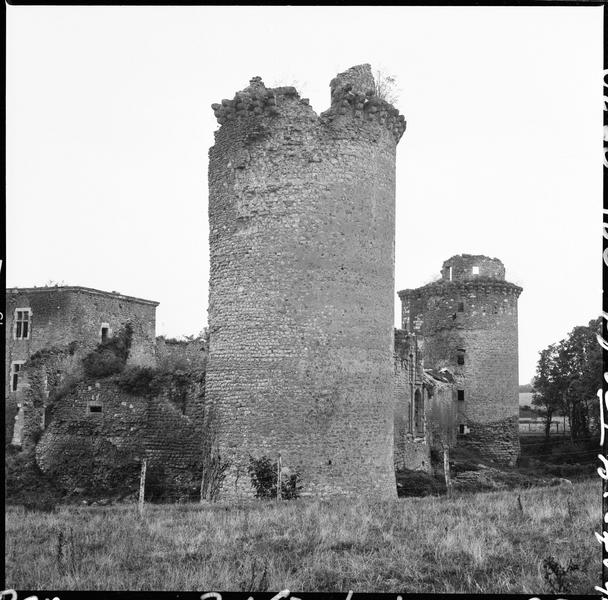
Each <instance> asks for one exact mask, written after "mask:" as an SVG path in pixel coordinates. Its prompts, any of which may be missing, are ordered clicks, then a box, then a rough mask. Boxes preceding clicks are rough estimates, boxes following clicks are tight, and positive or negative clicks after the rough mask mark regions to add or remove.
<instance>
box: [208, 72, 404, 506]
mask: <svg viewBox="0 0 608 600" xmlns="http://www.w3.org/2000/svg"><path fill="white" fill-rule="evenodd" d="M373 89H374V82H373V78H372V75H371V69H370V67H369V65H362V66H359V67H356V68H353V69H350V70H349V71H347V72H346V73H343V74H340V75H339V76H338V77H336V79H334V80H333V81H332V83H331V108H330V109H329V110H328V111H326V112H325V113H323V114H322V115H320V116H318V115H317V114H315V112H314V111H313V110H312V108H311V107H310V106H309V104H308V101H307V100H306V99H301V98H300V97H299V95H298V93H297V92H296V90H295V89H294V88H289V87H283V88H275V89H267V88H266V87H265V86H264V84H263V83H262V81H261V79H260V78H258V77H256V78H254V79H252V80H251V83H250V86H249V87H248V88H246V89H245V90H243V91H241V92H239V93H237V95H236V96H235V98H234V99H233V100H223V101H222V103H221V104H216V105H214V106H213V109H214V111H215V115H216V117H217V119H218V122H219V123H220V125H221V127H220V129H219V130H218V131H217V132H216V134H215V145H214V146H213V147H212V148H211V150H210V152H209V159H210V162H209V223H210V233H209V241H210V262H211V272H210V292H209V328H210V345H209V358H208V364H207V376H206V398H207V401H208V402H209V404H210V405H211V407H212V408H213V409H214V414H215V415H216V416H217V417H216V418H217V444H218V448H219V451H220V454H221V456H222V458H223V459H225V460H226V461H228V462H229V464H230V467H229V469H228V472H227V477H226V479H225V481H224V484H223V487H222V489H221V492H220V496H221V497H225V498H227V497H238V496H241V495H243V496H250V495H252V493H253V490H252V488H251V484H250V480H249V476H248V473H247V468H248V465H249V456H250V455H252V456H254V457H256V458H259V457H260V456H262V455H266V456H268V457H270V458H271V459H273V460H276V459H277V458H278V456H279V454H280V455H281V459H282V463H283V465H285V466H287V467H289V468H296V469H298V470H299V471H300V473H301V476H302V485H303V495H316V496H323V495H330V494H354V495H370V494H377V495H379V496H381V497H387V498H393V497H395V496H396V486H395V477H394V470H393V454H392V450H393V397H394V370H393V369H394V364H393V303H392V301H391V297H392V294H393V289H394V288H393V285H394V231H395V207H394V204H395V150H396V144H397V142H398V141H399V139H400V137H401V135H402V134H403V131H404V129H405V122H404V118H403V117H402V116H401V115H399V114H398V112H397V110H396V109H395V108H393V107H392V106H391V105H389V104H388V103H387V102H385V101H383V100H381V99H379V98H378V97H377V96H375V94H374V92H373Z"/></svg>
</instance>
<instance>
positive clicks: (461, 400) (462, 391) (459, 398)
mask: <svg viewBox="0 0 608 600" xmlns="http://www.w3.org/2000/svg"><path fill="white" fill-rule="evenodd" d="M458 400H459V402H464V390H458Z"/></svg>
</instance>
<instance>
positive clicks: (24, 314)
mask: <svg viewBox="0 0 608 600" xmlns="http://www.w3.org/2000/svg"><path fill="white" fill-rule="evenodd" d="M31 313H32V311H31V310H30V309H29V308H17V309H16V310H15V339H16V340H27V339H29V337H30V321H31Z"/></svg>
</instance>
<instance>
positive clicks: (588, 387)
mask: <svg viewBox="0 0 608 600" xmlns="http://www.w3.org/2000/svg"><path fill="white" fill-rule="evenodd" d="M601 328H602V320H601V319H599V318H598V319H595V320H592V321H590V322H589V324H588V325H582V326H577V327H575V328H574V329H573V330H572V331H571V332H570V333H569V334H568V337H567V338H566V339H564V340H561V341H560V342H558V343H556V344H551V345H550V346H548V347H547V348H545V349H544V350H542V351H541V353H540V359H539V361H538V365H537V368H536V377H535V379H534V396H533V400H532V403H533V404H535V405H536V406H541V407H543V408H544V409H545V410H546V415H545V418H546V422H545V435H546V436H547V437H548V436H549V432H550V427H551V417H552V415H553V414H554V413H555V411H556V410H558V409H561V410H563V411H564V414H566V415H568V420H569V421H570V436H571V439H572V441H580V440H584V439H586V438H589V437H590V433H591V430H592V429H593V428H594V425H595V424H597V423H598V409H599V405H598V403H597V396H596V393H597V389H598V386H600V385H601V382H602V370H603V366H602V349H601V346H600V345H599V344H598V343H597V340H596V334H598V333H601Z"/></svg>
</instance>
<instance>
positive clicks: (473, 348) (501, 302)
mask: <svg viewBox="0 0 608 600" xmlns="http://www.w3.org/2000/svg"><path fill="white" fill-rule="evenodd" d="M521 292H522V288H521V287H519V286H517V285H515V284H513V283H509V282H508V281H505V268H504V265H503V264H502V262H501V261H500V260H498V259H496V258H488V257H487V256H479V255H469V254H462V255H459V256H453V257H452V258H450V259H448V260H446V261H445V262H444V263H443V267H442V269H441V279H440V280H439V281H436V282H434V283H430V284H428V285H425V286H423V287H420V288H417V289H415V290H403V291H401V292H399V297H400V298H401V302H402V327H403V329H404V330H405V331H407V332H410V333H413V334H415V335H416V337H417V339H418V340H419V342H420V349H421V351H422V358H423V361H424V364H425V365H428V366H432V367H433V368H435V369H445V370H449V371H450V372H451V373H452V374H453V376H454V385H455V388H456V389H455V393H456V398H457V401H456V403H457V423H456V425H457V427H458V430H457V433H458V437H459V441H460V443H461V444H466V445H470V446H472V447H475V448H476V449H477V450H480V451H482V452H483V453H484V454H485V455H486V456H489V457H491V458H494V459H495V460H497V461H499V462H502V463H507V464H509V465H513V464H515V461H516V460H517V457H518V455H519V433H518V414H519V401H518V383H519V381H518V350H517V300H518V298H519V295H520V294H521Z"/></svg>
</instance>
